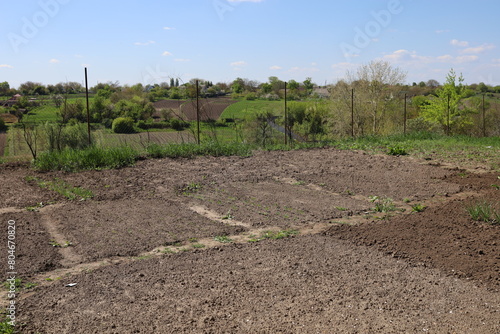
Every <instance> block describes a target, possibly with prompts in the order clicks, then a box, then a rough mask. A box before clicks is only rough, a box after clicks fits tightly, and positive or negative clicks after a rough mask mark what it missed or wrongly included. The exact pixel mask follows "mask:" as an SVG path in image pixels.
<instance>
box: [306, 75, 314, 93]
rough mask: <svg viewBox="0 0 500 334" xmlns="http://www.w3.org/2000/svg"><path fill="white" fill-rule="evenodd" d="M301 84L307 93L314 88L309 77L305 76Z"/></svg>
mask: <svg viewBox="0 0 500 334" xmlns="http://www.w3.org/2000/svg"><path fill="white" fill-rule="evenodd" d="M303 84H304V88H305V89H306V91H307V92H308V93H310V92H311V91H312V90H313V88H314V84H313V82H312V79H311V78H309V77H308V78H306V80H304V82H303Z"/></svg>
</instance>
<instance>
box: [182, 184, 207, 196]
mask: <svg viewBox="0 0 500 334" xmlns="http://www.w3.org/2000/svg"><path fill="white" fill-rule="evenodd" d="M202 188H203V186H202V185H201V184H200V183H196V182H191V183H188V184H185V185H184V186H182V187H180V188H179V192H180V193H181V194H182V195H184V196H188V195H191V194H194V193H197V192H198V191H200V190H201V189H202Z"/></svg>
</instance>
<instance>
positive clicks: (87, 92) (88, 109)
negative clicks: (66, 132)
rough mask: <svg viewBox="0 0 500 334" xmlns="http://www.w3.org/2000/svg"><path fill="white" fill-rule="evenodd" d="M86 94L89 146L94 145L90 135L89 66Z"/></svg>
mask: <svg viewBox="0 0 500 334" xmlns="http://www.w3.org/2000/svg"><path fill="white" fill-rule="evenodd" d="M85 95H86V98H87V132H88V136H89V146H90V145H92V139H91V137H90V108H89V82H88V80H87V68H86V67H85Z"/></svg>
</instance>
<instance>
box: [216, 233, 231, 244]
mask: <svg viewBox="0 0 500 334" xmlns="http://www.w3.org/2000/svg"><path fill="white" fill-rule="evenodd" d="M214 240H215V241H218V242H221V243H230V242H233V239H231V238H229V237H228V236H227V235H218V236H216V237H214Z"/></svg>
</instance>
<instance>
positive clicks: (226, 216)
mask: <svg viewBox="0 0 500 334" xmlns="http://www.w3.org/2000/svg"><path fill="white" fill-rule="evenodd" d="M233 218H234V217H233V215H232V214H231V210H229V211H228V212H227V213H226V215H225V216H222V218H221V219H223V220H231V219H233Z"/></svg>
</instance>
